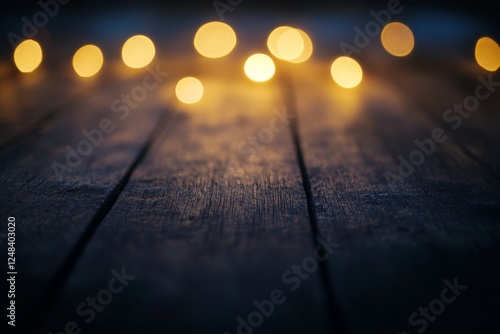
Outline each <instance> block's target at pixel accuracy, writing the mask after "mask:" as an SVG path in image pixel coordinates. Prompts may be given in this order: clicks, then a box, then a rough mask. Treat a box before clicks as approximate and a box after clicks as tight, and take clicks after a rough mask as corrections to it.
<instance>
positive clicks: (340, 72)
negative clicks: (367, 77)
mask: <svg viewBox="0 0 500 334" xmlns="http://www.w3.org/2000/svg"><path fill="white" fill-rule="evenodd" d="M330 73H331V74H332V77H333V80H335V82H336V83H337V84H338V85H339V86H342V87H344V88H353V87H356V86H357V85H359V83H360V82H361V79H362V78H363V70H362V69H361V66H360V65H359V63H358V62H357V61H356V60H354V59H352V58H350V57H345V56H342V57H338V58H337V59H335V61H334V62H333V64H332V67H331V69H330Z"/></svg>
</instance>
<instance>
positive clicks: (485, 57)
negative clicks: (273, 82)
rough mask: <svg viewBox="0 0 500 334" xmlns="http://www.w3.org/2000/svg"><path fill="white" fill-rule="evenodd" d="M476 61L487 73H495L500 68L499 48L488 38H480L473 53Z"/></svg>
mask: <svg viewBox="0 0 500 334" xmlns="http://www.w3.org/2000/svg"><path fill="white" fill-rule="evenodd" d="M474 54H475V56H476V61H477V63H478V64H479V66H481V67H482V68H484V69H485V70H487V71H490V72H495V71H496V70H497V69H498V68H499V67H500V46H498V44H497V42H495V41H494V40H492V39H491V38H489V37H481V38H480V39H479V40H478V41H477V43H476V49H475V51H474Z"/></svg>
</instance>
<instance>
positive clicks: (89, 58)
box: [73, 44, 104, 77]
mask: <svg viewBox="0 0 500 334" xmlns="http://www.w3.org/2000/svg"><path fill="white" fill-rule="evenodd" d="M103 60H104V59H103V56H102V52H101V49H99V48H98V47H97V46H95V45H91V44H89V45H84V46H82V47H81V48H80V49H78V51H76V52H75V55H74V56H73V68H74V69H75V72H76V73H77V74H78V75H79V76H81V77H91V76H93V75H95V74H96V73H97V72H99V70H100V69H101V67H102V63H103Z"/></svg>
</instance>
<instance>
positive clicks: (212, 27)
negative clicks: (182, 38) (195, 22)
mask: <svg viewBox="0 0 500 334" xmlns="http://www.w3.org/2000/svg"><path fill="white" fill-rule="evenodd" d="M235 46H236V34H235V32H234V30H233V28H231V27H230V26H229V25H227V24H226V23H222V22H217V21H213V22H208V23H205V24H204V25H202V26H201V27H200V29H198V31H197V32H196V35H195V36H194V47H195V49H196V51H198V53H199V54H201V55H202V56H205V57H207V58H220V57H224V56H226V55H228V54H229V53H230V52H231V51H232V50H233V49H234V47H235Z"/></svg>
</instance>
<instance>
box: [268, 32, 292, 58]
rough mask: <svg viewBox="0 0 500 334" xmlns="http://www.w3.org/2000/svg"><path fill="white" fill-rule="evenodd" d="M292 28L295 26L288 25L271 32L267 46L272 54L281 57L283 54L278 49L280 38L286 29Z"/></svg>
mask: <svg viewBox="0 0 500 334" xmlns="http://www.w3.org/2000/svg"><path fill="white" fill-rule="evenodd" d="M290 29H293V28H292V27H288V26H281V27H278V28H276V29H274V30H273V31H271V33H270V34H269V37H268V38H267V48H268V49H269V51H270V52H271V54H272V55H273V56H275V57H276V58H279V59H281V54H280V53H279V51H278V40H279V38H280V36H281V35H282V34H283V33H284V32H285V31H287V30H290Z"/></svg>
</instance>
